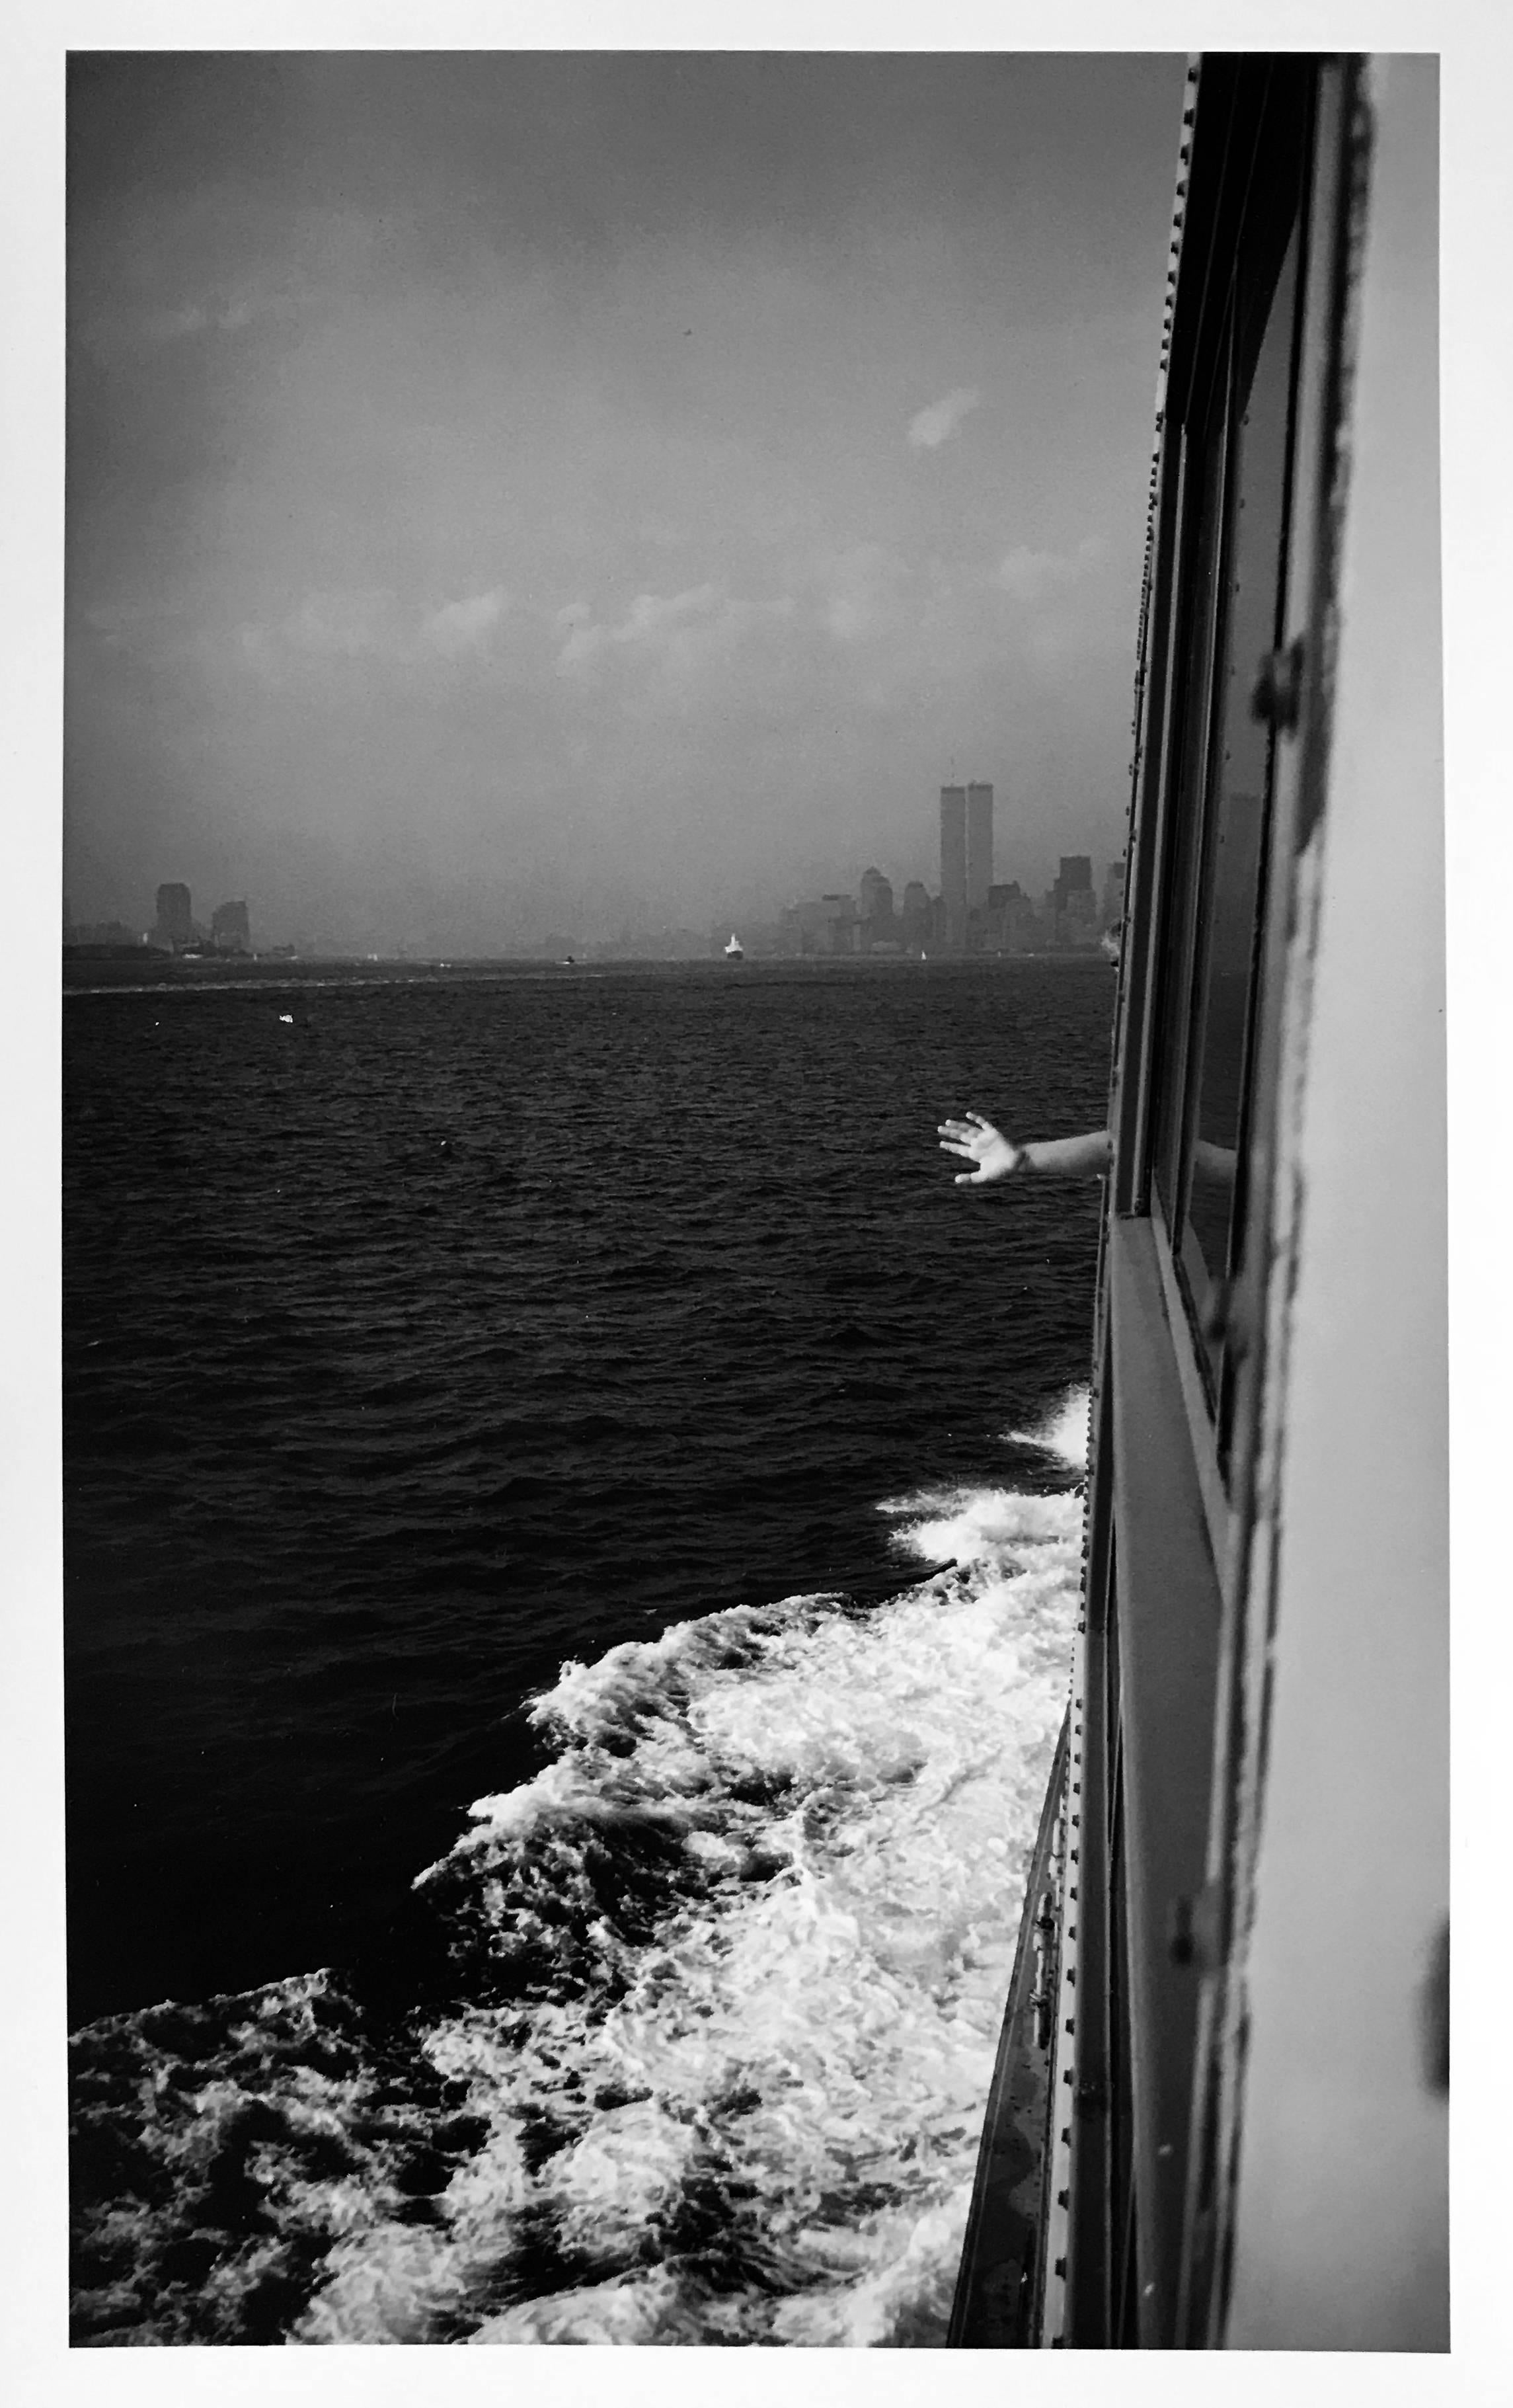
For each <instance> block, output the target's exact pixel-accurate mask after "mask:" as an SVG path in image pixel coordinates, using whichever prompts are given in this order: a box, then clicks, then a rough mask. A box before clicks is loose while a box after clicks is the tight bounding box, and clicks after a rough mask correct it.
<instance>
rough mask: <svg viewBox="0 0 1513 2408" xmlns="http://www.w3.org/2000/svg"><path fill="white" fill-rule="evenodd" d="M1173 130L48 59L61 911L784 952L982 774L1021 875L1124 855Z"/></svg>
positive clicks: (759, 80) (343, 63) (1089, 108)
mask: <svg viewBox="0 0 1513 2408" xmlns="http://www.w3.org/2000/svg"><path fill="white" fill-rule="evenodd" d="M1180 91H1181V64H1180V61H1179V60H1178V59H1175V58H1173V59H1165V58H1161V57H1140V58H1115V57H1099V56H1096V55H1088V56H1083V57H1080V58H1060V59H1058V58H1054V57H1049V56H1044V57H1043V56H1038V55H1037V56H1026V57H1002V56H999V57H993V58H976V59H975V58H971V57H966V56H942V57H930V56H928V55H922V54H921V55H916V56H912V57H899V58H885V57H867V56H864V55H861V54H856V55H846V56H824V55H819V54H805V55H802V56H800V55H792V56H785V55H783V54H778V53H772V54H765V55H759V56H751V55H739V54H729V55H700V54H697V53H690V54H686V55H684V54H679V55H669V56H658V55H655V54H627V55H625V56H623V57H601V56H596V55H594V54H592V53H583V54H573V55H569V54H561V55H559V54H552V53H547V52H542V53H534V54H528V55H521V56H511V55H510V54H507V53H497V54H489V55H487V56H478V57H469V56H466V55H465V54H463V55H455V56H450V57H448V56H423V55H415V56H406V55H402V54H393V55H387V56H378V57H375V56H364V55H363V54H360V53H351V54H332V55H329V56H327V55H317V54H308V55H303V56H298V57H281V56H279V55H278V54H273V53H269V54H250V55H247V56H242V57H234V56H217V55H215V54H213V53H209V54H205V55H201V56H195V57H176V56H174V55H173V54H161V55H157V56H151V57H149V56H136V57H133V56H130V55H121V56H118V57H111V58H100V57H92V56H88V55H86V56H84V57H81V58H78V59H76V62H75V67H74V74H73V94H72V131H71V161H72V167H71V190H70V295H69V298H70V342H71V349H70V362H71V366H70V424H69V451H68V478H69V516H68V531H67V622H68V624H67V644H68V656H67V685H66V748H65V753H66V757H65V790H66V792H65V883H66V885H67V887H68V889H69V892H70V895H71V896H72V898H73V902H74V905H75V908H76V909H77V910H78V912H79V916H80V917H81V918H82V919H85V920H90V921H93V920H97V919H102V918H110V917H115V916H123V915H126V914H135V912H136V910H138V909H139V908H140V906H139V905H138V903H137V902H136V900H135V899H134V896H136V894H137V893H139V892H140V890H141V889H142V888H144V887H145V888H146V889H147V890H148V892H149V893H150V890H151V887H152V886H153V885H154V884H155V883H156V882H158V880H160V879H162V878H166V877H169V876H172V877H173V878H176V879H181V880H183V881H184V882H187V883H188V884H189V885H190V886H191V887H192V888H193V890H194V891H195V892H203V893H206V894H208V893H211V892H216V893H220V894H222V895H224V894H235V895H240V894H244V893H245V894H249V895H255V896H257V897H258V898H259V900H258V904H257V916H258V920H259V924H260V925H261V926H263V927H264V928H266V929H267V930H268V931H269V933H270V935H272V936H274V937H276V938H278V939H290V938H293V937H294V936H295V935H296V934H301V933H307V934H308V935H309V936H310V937H312V938H313V939H318V940H320V941H322V942H326V943H340V944H345V945H348V946H351V947H354V948H359V949H362V948H364V947H366V946H370V945H371V944H372V943H374V942H376V941H378V940H380V939H381V940H393V939H397V938H399V937H401V936H404V937H405V938H406V939H407V941H410V942H413V943H415V944H418V945H421V946H427V945H429V946H431V947H433V948H435V949H437V950H449V951H450V950H461V949H464V948H465V947H468V946H481V945H493V944H503V945H512V944H513V945H518V944H520V943H521V942H522V941H524V940H526V939H529V938H530V937H531V936H532V935H533V934H536V935H539V936H545V935H547V934H548V933H549V932H550V933H555V932H556V931H558V930H572V929H575V928H580V927H609V926H612V925H618V924H619V922H620V921H621V919H623V918H625V917H627V916H628V917H629V918H630V919H631V920H633V921H638V922H645V921H647V920H651V921H653V922H655V921H659V920H661V919H664V918H667V917H670V918H672V919H674V920H677V921H684V920H697V921H701V922H702V921H703V920H705V919H707V917H708V916H709V915H710V914H711V913H712V912H713V911H715V910H728V909H735V910H739V911H743V912H747V911H749V910H753V909H756V908H759V907H761V908H778V907H779V906H780V902H781V899H782V898H783V896H785V894H786V895H791V894H792V893H794V892H804V891H809V890H814V891H822V890H824V889H825V888H827V887H831V886H834V885H835V883H836V882H838V881H839V880H840V879H841V878H842V877H843V876H845V875H848V874H854V873H849V872H848V870H847V865H848V864H849V863H852V862H855V861H857V860H859V859H860V860H866V859H868V858H872V857H878V858H879V859H883V860H885V861H886V864H887V867H888V868H889V871H890V874H891V875H892V877H893V879H894V880H895V882H898V883H900V884H902V883H903V882H906V881H907V880H908V879H909V878H911V877H922V876H925V875H931V874H933V871H934V861H933V858H932V855H933V849H934V848H933V841H932V838H931V834H930V831H929V830H928V828H927V827H926V828H921V824H920V796H921V794H928V793H929V791H930V790H931V787H932V785H933V784H934V783H935V782H937V781H938V778H939V767H938V765H939V764H941V763H942V762H945V761H947V760H949V756H950V754H951V753H953V752H954V753H955V754H956V755H957V757H958V758H960V759H961V760H962V761H963V763H975V764H980V765H982V766H983V767H985V768H987V767H992V769H993V770H994V771H995V772H996V774H997V775H998V776H999V778H1000V781H1001V783H1002V784H1004V785H1006V787H1007V789H1008V791H1009V792H1010V793H1011V794H1012V795H1013V796H1014V798H1015V813H1016V832H1017V841H1019V842H1020V843H1021V846H1022V854H1023V860H1024V862H1025V864H1026V865H1027V867H1028V874H1029V876H1030V878H1031V879H1032V880H1034V881H1035V882H1038V881H1039V880H1040V878H1041V877H1042V875H1043V874H1049V869H1050V868H1051V867H1052V865H1053V861H1054V856H1055V852H1056V847H1057V844H1058V842H1061V841H1064V840H1065V839H1064V836H1063V831H1065V830H1066V828H1067V826H1068V823H1069V821H1071V820H1072V819H1074V818H1075V819H1076V820H1077V821H1078V827H1077V830H1076V833H1077V836H1078V840H1079V841H1084V842H1089V843H1092V846H1093V847H1094V849H1095V850H1098V851H1102V852H1106V851H1109V850H1110V849H1111V848H1112V847H1113V846H1115V845H1116V844H1117V841H1118V831H1119V828H1120V825H1121V824H1122V820H1123V815H1124V809H1125V802H1126V797H1127V761H1128V725H1129V710H1130V694H1131V688H1132V682H1133V668H1134V646H1135V629H1136V621H1137V613H1138V597H1139V575H1140V544H1141V530H1142V524H1143V503H1144V491H1145V482H1146V477H1147V473H1148V464H1149V444H1150V439H1151V423H1150V414H1151V401H1152V391H1153V383H1154V375H1155V361H1154V357H1153V353H1152V343H1151V336H1150V328H1151V325H1152V323H1153V322H1158V320H1159V302H1160V297H1161V293H1162V286H1163V275H1164V264H1165V250H1166V240H1167V215H1168V209H1169V199H1170V175H1171V159H1172V155H1173V146H1174V143H1175V140H1176V136H1177V130H1178V113H1179V102H1180ZM1094 169H1095V170H1096V172H1094ZM1022 874H1024V873H1023V872H1022V871H1021V875H1022Z"/></svg>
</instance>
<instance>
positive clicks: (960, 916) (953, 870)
mask: <svg viewBox="0 0 1513 2408" xmlns="http://www.w3.org/2000/svg"><path fill="white" fill-rule="evenodd" d="M940 902H941V909H942V910H943V912H944V914H945V921H946V926H945V939H946V945H947V948H948V950H949V952H950V953H964V952H965V950H966V788H965V787H964V786H942V788H941V790H940Z"/></svg>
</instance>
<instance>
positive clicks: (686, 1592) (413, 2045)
mask: <svg viewBox="0 0 1513 2408" xmlns="http://www.w3.org/2000/svg"><path fill="white" fill-rule="evenodd" d="M1110 985H1111V982H1110V981H1109V980H1108V979H1107V978H1106V974H1105V973H1103V972H1102V970H1101V966H1096V965H1090V966H1088V967H1087V968H1083V967H1081V966H1077V967H1071V966H1063V965H1044V966H1042V965H1034V964H1023V965H1020V964H1015V965H1007V966H1004V967H995V968H982V969H967V968H961V969H955V970H951V971H949V972H937V971H936V970H935V968H934V966H932V968H931V970H930V971H929V972H919V971H908V970H906V969H904V968H898V967H892V966H891V967H890V968H886V969H883V968H878V969H876V970H868V969H864V968H855V969H851V968H847V969H845V970H839V969H837V970H836V971H835V972H833V973H830V974H823V973H819V974H817V973H816V972H814V971H812V970H810V969H807V968H801V967H798V966H794V967H792V968H779V967H774V968H771V969H768V970H763V971H759V972H757V974H756V975H754V976H753V975H751V974H750V973H749V971H742V972H740V973H736V974H728V973H724V972H723V971H722V970H721V968H718V967H714V968H711V969H709V970H707V971H702V970H701V971H691V972H684V973H662V974H645V973H643V974H640V975H635V974H627V975H622V976H616V975H609V976H606V977H601V978H584V979H570V978H561V979H550V978H549V979H542V978H536V979H528V978H522V977H520V976H513V977H511V976H500V977H495V978H491V979H475V980H472V981H464V980H458V981H452V982H432V983H424V982H418V983H415V984H405V983H400V982H394V983H382V982H379V983H375V984H370V985H364V986H363V987H362V988H357V987H355V986H347V985H342V984H340V983H335V984H331V985H322V986H319V987H317V986H314V985H311V986H306V987H297V988H293V989H291V990H288V991H284V992H280V993H277V994H275V993H270V992H259V991H257V990H255V989H251V990H248V991H243V992H220V993H182V992H168V993H160V994H147V995H113V996H76V997H74V998H71V999H70V1001H69V1003H68V1005H67V1007H66V1013H65V1040H66V1069H67V1096H66V1121H67V1132H66V1154H67V1161H66V1179H67V1186H66V1199H67V1209H66V1221H65V1255H66V1282H67V1329H66V1374H67V1378H66V1398H65V1402H66V1413H67V1426H66V1452H67V1465H66V1472H67V1528H66V1544H67V1555H66V1570H67V1582H68V1647H69V1712H70V1728H69V1789H70V1826H69V1837H70V1878H71V1900H70V1955H71V1976H72V1981H73V1985H74V1993H75V2012H76V2015H77V2017H78V2020H79V2025H80V2027H81V2028H80V2029H79V2033H78V2034H77V2035H76V2041H75V2047H74V2054H75V2059H76V2113H77V2139H76V2161H75V2199H76V2209H77V2220H78V2228H79V2236H78V2238H79V2245H78V2257H77V2266H76V2308H75V2319H76V2323H75V2329H76V2337H77V2338H78V2339H79V2340H81V2341H85V2342H93V2343H120V2342H141V2341H156V2342H174V2341H240V2342H268V2341H273V2342H279V2341H288V2340H293V2341H297V2342H308V2341H315V2342H320V2341H336V2342H339V2341H344V2340H359V2341H373V2340H379V2341H385V2340H393V2341H445V2340H456V2341H478V2342H494V2341H499V2342H509V2341H558V2340H569V2341H603V2340H613V2341H628V2342H635V2341H649V2342H669V2341H672V2342H687V2343H699V2342H711V2341H714V2342H721V2341H724V2342H737V2343H738V2342H750V2341H756V2342H766V2343H799V2344H811V2345H814V2344H818V2345H824V2344H827V2343H877V2344H894V2345H897V2344H901V2343H902V2344H910V2343H935V2342H938V2341H939V2340H940V2339H941V2338H942V2336H943V2330H944V2318H945V2315H946V2312H947V2309H948V2307H949V2293H950V2286H951V2282H952V2280H953V2277H954V2263H955V2251H956V2249H957V2248H958V2246H959V2243H960V2236H961V2229H962V2223H963V2217H964V2211H965V2199H966V2190H967V2187H968V2186H969V2183H970V2177H971V2170H972V2163H973V2159H974V2157H975V2152H976V2145H977V2137H978V2128H979V2124H980V2116H981V2110H982V2101H983V2097H984V2094H985V2091H986V2086H987V2081H988V2076H989V2072H990V2070H991V2063H992V2050H993V2046H994V2042H995V2039H996V2029H997V2023H998V2019H999V2016H1000V2014H1001V2011H1002V2000H1003V1992H1004V1989H1005V1986H1006V1979H1007V1973H1008V1969H1009V1963H1010V1960H1011V1957H1012V1951H1013V1944H1014V1938H1015V1929H1016V1925H1017V1914H1018V1903H1019V1890H1020V1886H1021V1883H1022V1871H1023V1860H1024V1855H1025V1851H1026V1849H1027V1848H1028V1845H1029V1843H1030V1841H1031V1840H1032V1838H1033V1835H1034V1827H1035V1818H1036V1815H1037V1813H1038V1808H1039V1803H1040V1792H1041V1788H1042V1785H1043V1782H1044V1777H1045V1771H1046V1769H1047V1765H1048V1763H1049V1751H1050V1747H1051V1743H1052V1742H1053V1738H1054V1732H1055V1728H1056V1725H1057V1723H1058V1721H1059V1717H1060V1713H1061V1708H1062V1704H1063V1698H1064V1688H1065V1671H1066V1663H1067V1651H1068V1638H1069V1633H1070V1629H1071V1625H1072V1621H1073V1619H1074V1618H1075V1598H1076V1589H1077V1570H1078V1544H1079V1524H1080V1504H1079V1499H1078V1496H1077V1494H1076V1491H1075V1474H1074V1471H1073V1470H1072V1469H1071V1468H1070V1466H1069V1462H1068V1456H1069V1455H1075V1453H1076V1449H1077V1443H1078V1430H1079V1419H1080V1412H1079V1406H1078V1401H1077V1399H1076V1397H1075V1393H1072V1394H1070V1397H1069V1392H1075V1389H1076V1384H1077V1382H1078V1379H1079V1377H1080V1375H1081V1374H1082V1371H1083V1368H1084V1366H1085V1363H1086V1358H1087V1349H1088V1332H1089V1314H1090V1310H1091V1281H1092V1256H1093V1249H1094V1245H1095V1240H1096V1206H1097V1193H1096V1188H1095V1186H1090V1187H1088V1188H1055V1189H1052V1188H1050V1187H1049V1186H1048V1187H1046V1188H1044V1189H1040V1190H1034V1189H1030V1190H1020V1189H1006V1190H1003V1191H998V1192H994V1193H990V1194H988V1195H985V1196H972V1197H968V1196H967V1195H965V1194H963V1193H960V1192H958V1191H957V1190H955V1189H954V1188H953V1187H952V1185H951V1183H950V1177H949V1169H948V1168H947V1167H946V1159H945V1157H944V1156H941V1155H939V1154H937V1153H936V1151H935V1137H934V1125H935V1120H936V1119H937V1118H938V1117H939V1116H940V1114H941V1113H942V1112H943V1111H947V1110H949V1109H959V1108H961V1107H963V1106H965V1105H968V1104H975V1105H977V1106H978V1107H980V1108H981V1109H983V1110H986V1111H997V1112H999V1113H1000V1114H1001V1115H1002V1116H1003V1118H1004V1119H1005V1121H1006V1123H1007V1124H1008V1125H1016V1126H1019V1127H1021V1128H1026V1129H1028V1128H1032V1127H1033V1128H1035V1129H1065V1128H1071V1127H1076V1126H1081V1125H1091V1124H1092V1122H1093V1121H1094V1120H1096V1118H1097V1117H1099V1116H1100V1114H1101V1111H1102V1108H1103V1092H1104V1083H1105V1076H1106V1043H1107V1013H1108V1009H1109V996H1110ZM284 1012H291V1013H292V1014H293V1017H292V1018H291V1019H290V1020H287V1021H286V1020H284V1019H283V1018H282V1017H281V1016H280V1015H281V1014H282V1013H284ZM1058 1416H1059V1417H1060V1418H1059V1422H1058ZM1016 1434H1017V1435H1016ZM947 1556H954V1557H955V1558H956V1560H957V1563H958V1566H959V1569H958V1570H957V1571H955V1572H954V1573H952V1574H949V1575H942V1576H937V1577H935V1578H933V1579H930V1578H926V1579H923V1580H922V1581H921V1578H920V1573H921V1570H922V1568H923V1567H924V1566H926V1565H928V1564H931V1563H935V1562H937V1561H939V1560H941V1559H942V1558H944V1557H947ZM911 1565H912V1566H913V1567H914V1570H913V1571H912V1572H911V1570H910V1566H911ZM164 2001H171V2003H163V2002H164Z"/></svg>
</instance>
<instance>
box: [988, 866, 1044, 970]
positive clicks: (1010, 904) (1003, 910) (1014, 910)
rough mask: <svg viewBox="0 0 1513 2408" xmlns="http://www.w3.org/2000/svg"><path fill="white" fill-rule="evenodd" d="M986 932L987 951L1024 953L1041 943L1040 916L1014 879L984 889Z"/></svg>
mask: <svg viewBox="0 0 1513 2408" xmlns="http://www.w3.org/2000/svg"><path fill="white" fill-rule="evenodd" d="M986 931H987V933H986V942H987V945H988V949H989V951H990V952H992V953H1033V952H1034V951H1035V948H1036V947H1037V946H1038V945H1041V944H1043V942H1044V932H1043V927H1042V924H1041V920H1040V915H1039V913H1038V912H1037V911H1036V910H1035V903H1034V901H1033V899H1032V897H1031V896H1028V895H1026V894H1025V892H1024V889H1023V888H1022V887H1021V884H1020V882H1019V880H1018V879H1017V878H1013V879H1010V880H1009V882H1008V883H1007V885H1006V886H990V888H989V889H988V910H987V913H986Z"/></svg>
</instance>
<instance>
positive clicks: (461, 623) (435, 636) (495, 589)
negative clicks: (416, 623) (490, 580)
mask: <svg viewBox="0 0 1513 2408" xmlns="http://www.w3.org/2000/svg"><path fill="white" fill-rule="evenodd" d="M507 601H508V596H507V594H506V592H505V589H504V587H503V586H502V585H494V586H491V587H490V589H489V591H488V593H487V594H473V595H469V596H468V597H467V599H466V600H465V601H462V602H444V603H443V604H442V605H441V607H440V609H436V610H432V611H430V612H428V613H427V615H426V617H425V618H424V620H423V621H422V622H421V642H422V643H425V644H429V645H431V646H433V647H434V649H435V651H436V652H446V653H448V654H450V656H451V657H452V658H453V659H456V658H457V657H459V656H460V655H461V654H462V653H464V652H481V651H482V650H483V647H484V645H485V644H486V643H487V642H488V639H489V636H490V633H491V631H492V629H493V628H494V627H496V626H497V625H498V624H499V621H500V620H501V618H502V617H503V616H504V613H505V609H506V606H507Z"/></svg>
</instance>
